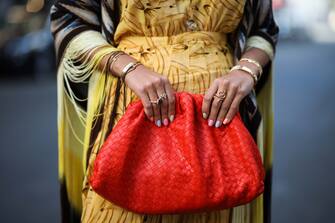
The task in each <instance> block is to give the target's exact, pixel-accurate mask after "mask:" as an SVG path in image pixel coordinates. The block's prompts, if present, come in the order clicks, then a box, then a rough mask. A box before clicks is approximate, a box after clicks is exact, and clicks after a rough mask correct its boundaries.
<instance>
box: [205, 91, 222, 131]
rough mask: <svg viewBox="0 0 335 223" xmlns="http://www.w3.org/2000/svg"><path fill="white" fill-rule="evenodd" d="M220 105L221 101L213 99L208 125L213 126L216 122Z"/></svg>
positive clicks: (216, 98)
mask: <svg viewBox="0 0 335 223" xmlns="http://www.w3.org/2000/svg"><path fill="white" fill-rule="evenodd" d="M221 104H222V100H221V99H220V98H218V97H214V99H213V101H212V104H211V108H210V114H209V117H208V125H209V126H213V125H214V123H215V120H216V117H217V116H218V113H219V110H220V107H221Z"/></svg>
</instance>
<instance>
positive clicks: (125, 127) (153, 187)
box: [90, 91, 265, 214]
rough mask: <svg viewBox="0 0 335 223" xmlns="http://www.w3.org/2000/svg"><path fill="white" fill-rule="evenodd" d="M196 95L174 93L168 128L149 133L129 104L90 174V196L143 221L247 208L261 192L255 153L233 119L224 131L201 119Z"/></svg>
mask: <svg viewBox="0 0 335 223" xmlns="http://www.w3.org/2000/svg"><path fill="white" fill-rule="evenodd" d="M202 100H203V95H202V94H193V93H188V92H185V91H181V92H176V115H175V120H174V121H173V122H171V123H169V126H162V127H157V126H156V125H154V124H153V122H151V121H150V120H149V119H148V118H147V117H146V116H145V113H144V110H143V105H142V102H141V101H140V100H136V101H133V102H132V103H130V104H129V105H128V107H127V110H126V112H125V113H124V114H123V116H122V117H121V119H120V120H119V121H118V122H117V124H116V125H115V126H114V128H113V130H112V132H111V134H110V135H109V136H108V137H107V139H106V141H105V143H104V144H103V146H102V148H101V149H100V151H99V153H98V155H97V157H96V160H95V162H94V166H93V172H92V175H91V177H90V184H91V186H92V188H93V190H94V191H95V192H96V193H98V194H99V195H101V196H102V197H104V198H105V199H107V200H109V201H111V202H112V203H114V204H116V205H119V206H121V207H123V208H125V209H128V210H130V211H133V212H137V213H146V214H173V213H194V212H202V211H210V210H218V209H225V208H232V207H235V206H238V205H241V204H245V203H248V202H250V201H252V200H253V199H254V198H256V197H257V196H258V195H260V194H261V193H262V192H263V190H264V181H263V180H264V175H265V173H264V172H265V171H264V168H263V164H262V159H261V155H260V152H259V150H258V148H257V145H256V144H255V142H254V140H253V138H252V137H251V135H250V134H249V132H248V130H247V129H246V128H245V126H244V124H243V122H242V120H241V118H240V115H239V114H237V115H236V116H235V117H234V118H233V120H232V121H231V122H230V123H229V124H228V125H225V126H224V125H223V126H221V127H219V128H215V127H210V126H208V124H207V120H205V119H203V118H202V112H201V105H202Z"/></svg>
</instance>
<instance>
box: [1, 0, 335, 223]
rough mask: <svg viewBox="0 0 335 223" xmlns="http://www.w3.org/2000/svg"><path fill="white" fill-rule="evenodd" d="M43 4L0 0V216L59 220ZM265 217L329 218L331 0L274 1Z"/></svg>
mask: <svg viewBox="0 0 335 223" xmlns="http://www.w3.org/2000/svg"><path fill="white" fill-rule="evenodd" d="M51 3H52V1H44V0H1V1H0V103H1V105H0V139H1V140H0V152H1V154H0V192H1V199H0V219H1V220H0V221H1V222H4V223H7V222H13V223H16V222H18V223H22V222H25V223H30V222H32V223H39V222H42V223H45V222H47V223H56V222H60V207H59V197H58V190H59V188H58V181H57V123H56V118H57V116H56V115H57V104H56V103H57V101H56V99H57V98H56V79H55V78H56V74H55V72H56V67H55V64H54V61H55V58H54V50H53V43H52V37H51V34H50V31H49V22H48V20H49V18H48V13H49V8H50V5H51ZM273 7H274V11H275V16H276V20H277V22H278V24H279V26H280V31H281V32H280V41H279V44H278V47H277V54H276V58H275V150H274V169H273V194H272V220H273V221H272V222H273V223H334V222H335V220H334V219H333V216H332V215H333V210H334V204H335V192H334V188H335V175H334V173H333V171H334V170H335V118H334V114H335V100H334V98H333V94H334V86H335V72H334V70H335V62H334V58H335V0H319V1H315V0H286V1H285V0H274V1H273Z"/></svg>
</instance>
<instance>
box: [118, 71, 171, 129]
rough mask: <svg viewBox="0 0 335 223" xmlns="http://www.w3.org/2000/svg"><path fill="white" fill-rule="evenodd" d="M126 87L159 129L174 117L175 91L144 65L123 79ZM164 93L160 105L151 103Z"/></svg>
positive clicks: (166, 80)
mask: <svg viewBox="0 0 335 223" xmlns="http://www.w3.org/2000/svg"><path fill="white" fill-rule="evenodd" d="M125 83H126V85H127V86H128V87H129V88H130V89H131V90H133V91H134V93H135V94H136V95H137V96H138V97H139V98H140V99H141V101H142V103H143V107H144V112H145V114H146V115H147V117H148V118H149V119H150V120H151V121H155V124H156V125H157V126H158V127H160V126H161V125H162V124H164V125H165V126H167V125H168V124H169V120H170V122H172V121H173V119H174V116H175V91H174V89H173V88H172V86H171V84H170V82H169V80H168V78H167V77H166V76H164V75H161V74H158V73H156V72H154V71H152V70H150V69H148V68H147V67H145V66H144V65H140V66H138V67H136V69H134V70H133V71H131V72H129V73H128V74H127V75H126V77H125ZM164 93H166V95H167V97H166V98H165V99H163V100H162V101H161V103H160V104H155V103H151V102H150V101H155V100H157V99H158V97H159V95H162V94H164Z"/></svg>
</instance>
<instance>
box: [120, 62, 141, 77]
mask: <svg viewBox="0 0 335 223" xmlns="http://www.w3.org/2000/svg"><path fill="white" fill-rule="evenodd" d="M139 65H142V63H141V62H139V61H137V62H130V63H128V64H127V65H126V66H125V67H124V68H123V69H122V75H121V80H122V82H124V80H125V78H126V75H127V74H128V73H129V72H130V71H133V70H135V68H136V67H138V66H139Z"/></svg>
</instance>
